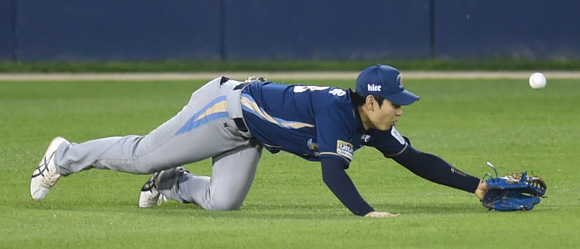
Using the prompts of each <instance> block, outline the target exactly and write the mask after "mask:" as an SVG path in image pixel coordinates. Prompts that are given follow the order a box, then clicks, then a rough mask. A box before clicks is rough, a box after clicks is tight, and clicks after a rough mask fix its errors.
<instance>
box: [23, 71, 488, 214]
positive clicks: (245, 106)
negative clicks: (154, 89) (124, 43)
mask: <svg viewBox="0 0 580 249" xmlns="http://www.w3.org/2000/svg"><path fill="white" fill-rule="evenodd" d="M417 100H419V97H418V96H417V95H415V94H413V93H411V92H409V91H407V90H405V88H404V87H403V80H402V77H401V74H400V73H399V71H398V70H397V69H395V68H393V67H390V66H385V65H375V66H371V67H368V68H366V69H365V70H364V71H362V72H361V73H360V75H359V76H358V78H357V80H356V90H355V91H352V90H345V89H341V88H336V87H320V86H304V85H284V84H278V83H274V82H267V81H264V80H256V81H252V82H247V81H246V82H238V81H235V80H231V79H229V78H227V77H219V78H216V79H214V80H212V81H210V82H208V83H207V84H205V85H204V86H203V87H201V88H200V89H198V90H197V91H195V92H194V93H193V94H192V95H191V99H190V101H189V103H188V104H187V105H185V107H183V109H182V110H181V111H180V112H179V113H177V114H176V115H175V116H174V117H173V118H171V119H170V120H168V121H167V122H165V123H164V124H162V125H161V126H159V127H158V128H157V129H155V130H153V131H151V132H150V133H149V134H147V135H145V136H137V135H131V136H123V137H108V138H101V139H96V140H91V141H87V142H84V143H79V144H77V143H70V142H68V141H67V140H66V139H64V138H61V137H57V138H55V139H54V140H53V141H52V142H51V143H50V145H49V147H48V149H47V151H46V154H45V155H44V157H43V158H42V160H41V162H40V164H39V165H38V167H37V168H36V169H35V170H34V172H33V175H32V180H31V185H30V193H31V196H32V198H33V199H35V200H42V199H43V198H44V197H45V196H46V194H47V193H48V192H49V190H50V188H52V187H53V186H54V185H55V184H56V182H57V181H58V179H59V178H60V177H61V176H67V175H70V174H73V173H77V172H80V171H83V170H86V169H90V168H98V169H110V170H115V171H121V172H128V173H134V174H151V173H153V175H152V177H151V179H150V180H149V181H148V182H147V183H146V184H145V185H144V186H143V188H142V189H141V194H140V198H139V206H140V207H152V206H154V205H155V204H156V203H157V202H158V201H160V200H161V199H162V198H169V199H173V200H176V201H179V202H182V203H194V204H197V205H199V206H201V207H202V208H204V209H208V210H235V209H239V208H240V207H241V206H242V203H243V201H244V199H245V197H246V195H247V193H248V191H249V190H250V187H251V185H252V182H253V180H254V175H255V173H256V168H257V165H258V161H259V160H260V156H261V153H262V149H263V148H265V149H266V150H267V151H269V152H271V153H277V152H279V151H286V152H289V153H292V154H295V155H297V156H299V157H302V158H304V159H306V160H310V161H320V163H321V169H322V177H323V181H324V183H325V184H326V185H327V186H328V188H329V189H330V190H331V191H332V193H334V194H335V195H336V197H337V198H338V199H339V200H340V201H341V202H342V203H343V204H344V205H345V206H346V207H347V208H348V209H349V210H350V211H351V212H352V213H354V214H355V215H360V216H365V217H392V216H398V214H393V213H389V212H381V211H375V210H374V209H373V208H372V207H371V205H369V204H368V203H367V202H366V201H365V200H364V199H363V198H362V197H361V195H360V194H359V192H358V191H357V189H356V187H355V185H354V184H353V182H352V181H351V179H350V178H349V176H348V175H347V173H346V169H348V168H349V164H350V162H351V161H352V160H354V159H355V151H356V150H358V149H360V148H361V147H362V146H371V147H374V148H376V149H377V150H379V151H380V152H382V154H383V155H384V156H385V157H386V158H391V159H393V160H395V161H396V162H397V163H399V164H400V165H402V166H404V167H406V168H407V169H409V170H411V171H412V172H413V173H415V174H417V175H419V176H421V177H423V178H425V179H427V180H430V181H433V182H436V183H439V184H443V185H446V186H449V187H453V188H457V189H460V190H464V191H467V192H470V193H475V194H476V196H477V197H479V198H480V199H481V198H482V193H483V191H485V188H486V186H485V182H482V181H481V180H480V179H479V178H476V177H473V176H471V175H468V174H466V173H464V172H462V171H461V170H459V169H457V168H455V167H454V166H452V165H450V164H449V163H447V162H446V161H444V160H443V159H441V158H440V157H438V156H435V155H432V154H428V153H424V152H421V151H419V150H417V149H415V148H413V147H412V146H411V144H410V142H409V140H408V139H407V138H406V137H404V136H402V135H401V134H400V133H399V132H398V131H397V129H396V128H395V124H396V123H397V121H398V119H399V117H400V116H401V115H402V113H403V111H402V109H401V106H403V105H409V104H412V103H413V102H415V101H417ZM206 158H212V162H213V166H212V174H211V176H198V175H195V174H193V173H191V172H189V171H188V170H185V169H184V168H183V167H181V165H184V164H188V163H193V162H197V161H200V160H203V159H206ZM363 160H364V159H363Z"/></svg>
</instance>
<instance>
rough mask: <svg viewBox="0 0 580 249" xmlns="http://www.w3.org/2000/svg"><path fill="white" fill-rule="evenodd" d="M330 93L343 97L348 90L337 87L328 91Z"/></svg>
mask: <svg viewBox="0 0 580 249" xmlns="http://www.w3.org/2000/svg"><path fill="white" fill-rule="evenodd" d="M328 93H330V94H332V95H336V96H338V97H341V96H344V95H345V94H346V91H344V90H342V89H339V88H335V89H332V90H331V91H330V92H328Z"/></svg>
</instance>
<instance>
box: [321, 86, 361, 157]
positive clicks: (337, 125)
mask: <svg viewBox="0 0 580 249" xmlns="http://www.w3.org/2000/svg"><path fill="white" fill-rule="evenodd" d="M315 120H316V133H317V139H318V146H319V148H318V151H319V153H320V158H324V157H333V158H340V159H342V160H344V161H345V162H346V165H347V167H348V164H350V162H351V161H352V159H353V154H354V150H355V148H354V145H353V141H352V139H353V138H352V136H353V134H354V130H355V127H356V119H355V114H354V110H353V106H352V104H351V103H350V101H344V100H343V99H341V98H340V97H337V98H333V99H331V101H330V102H328V103H327V105H325V106H320V107H319V108H318V110H317V113H316V115H315Z"/></svg>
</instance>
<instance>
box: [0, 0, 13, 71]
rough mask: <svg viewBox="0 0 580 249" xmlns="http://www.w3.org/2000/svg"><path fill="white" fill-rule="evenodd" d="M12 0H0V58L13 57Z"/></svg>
mask: <svg viewBox="0 0 580 249" xmlns="http://www.w3.org/2000/svg"><path fill="white" fill-rule="evenodd" d="M13 13H14V0H0V60H6V59H8V60H9V59H13V51H14V47H13V46H14V42H15V40H14V39H15V37H14V35H15V34H14V30H13V29H14V22H13V21H14V16H13Z"/></svg>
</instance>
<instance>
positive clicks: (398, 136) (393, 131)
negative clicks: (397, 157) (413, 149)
mask: <svg viewBox="0 0 580 249" xmlns="http://www.w3.org/2000/svg"><path fill="white" fill-rule="evenodd" d="M391 135H392V136H393V137H394V138H395V139H397V141H399V143H401V144H402V145H405V144H406V143H407V141H405V138H403V136H401V134H400V133H399V131H397V129H395V127H394V126H393V128H391Z"/></svg>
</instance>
